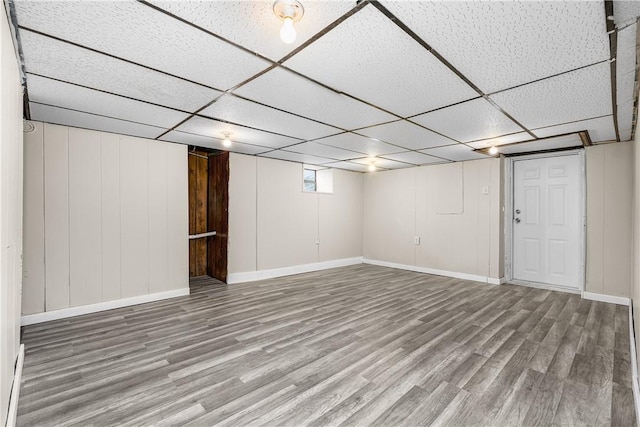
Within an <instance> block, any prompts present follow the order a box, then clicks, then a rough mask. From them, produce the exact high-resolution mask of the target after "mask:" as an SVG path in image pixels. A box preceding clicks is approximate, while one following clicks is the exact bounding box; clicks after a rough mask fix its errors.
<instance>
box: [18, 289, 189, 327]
mask: <svg viewBox="0 0 640 427" xmlns="http://www.w3.org/2000/svg"><path fill="white" fill-rule="evenodd" d="M185 295H189V288H183V289H176V290H173V291H166V292H157V293H154V294H148V295H140V296H137V297H131V298H123V299H117V300H113V301H105V302H99V303H97V304H89V305H81V306H79V307H70V308H63V309H62V310H54V311H45V312H44V313H36V314H27V315H25V316H22V318H21V319H20V325H21V326H27V325H33V324H36V323H43V322H49V321H51V320H59V319H66V318H68V317H75V316H81V315H83V314H90V313H97V312H99V311H106V310H113V309H114V308H122V307H129V306H132V305H138V304H144V303H146V302H154V301H161V300H165V299H169V298H175V297H182V296H185Z"/></svg>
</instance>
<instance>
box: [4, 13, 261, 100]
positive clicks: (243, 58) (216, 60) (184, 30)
mask: <svg viewBox="0 0 640 427" xmlns="http://www.w3.org/2000/svg"><path fill="white" fill-rule="evenodd" d="M15 6H16V15H17V18H18V24H19V25H21V26H25V27H27V28H31V29H34V30H37V31H40V32H43V33H46V34H50V35H53V36H56V37H60V38H62V39H65V40H69V41H72V42H75V43H78V44H81V45H84V46H87V47H91V48H93V49H97V50H99V51H102V52H106V53H109V54H112V55H116V56H119V57H121V58H125V59H127V60H130V61H133V62H136V63H139V64H143V65H146V66H149V67H152V68H155V69H158V70H161V71H165V72H169V73H171V74H174V75H177V76H180V77H184V78H187V79H190V80H193V81H196V82H198V83H204V84H207V85H209V86H212V87H214V88H217V89H228V88H231V87H233V86H234V85H236V84H238V83H240V82H242V81H244V80H245V79H247V78H248V77H250V76H252V75H254V74H256V73H257V72H258V71H260V70H263V69H264V68H266V67H267V66H268V65H269V63H268V62H266V61H264V60H261V59H259V58H258V57H257V56H255V55H251V54H249V53H247V52H244V51H242V50H240V49H238V48H236V47H234V46H232V45H230V44H229V43H226V42H223V41H220V40H219V39H217V38H215V37H213V36H211V35H209V34H206V33H205V32H203V31H200V30H198V29H195V28H193V27H192V26H190V25H187V24H185V23H183V22H180V21H179V20H177V19H174V18H171V17H169V16H167V15H166V14H164V13H161V12H159V11H157V10H154V9H153V8H151V7H149V6H145V5H143V4H142V3H140V2H136V1H87V2H79V1H51V2H31V1H19V2H16V3H15Z"/></svg>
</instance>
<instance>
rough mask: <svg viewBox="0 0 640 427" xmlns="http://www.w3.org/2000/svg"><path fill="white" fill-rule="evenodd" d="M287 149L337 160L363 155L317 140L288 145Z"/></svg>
mask: <svg viewBox="0 0 640 427" xmlns="http://www.w3.org/2000/svg"><path fill="white" fill-rule="evenodd" d="M287 151H293V152H294V153H302V154H313V155H314V156H320V157H326V158H329V159H335V160H348V159H354V158H356V157H362V154H361V153H355V152H353V151H348V150H343V149H342V148H338V147H332V146H330V145H322V144H318V143H317V142H305V143H303V144H298V145H294V146H292V147H288V148H287Z"/></svg>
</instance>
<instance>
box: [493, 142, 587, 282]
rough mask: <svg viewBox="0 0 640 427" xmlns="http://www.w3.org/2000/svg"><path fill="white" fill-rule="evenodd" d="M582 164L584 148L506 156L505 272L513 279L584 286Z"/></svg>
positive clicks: (512, 280) (584, 223) (583, 175)
mask: <svg viewBox="0 0 640 427" xmlns="http://www.w3.org/2000/svg"><path fill="white" fill-rule="evenodd" d="M584 164H585V162H584V150H583V149H579V150H570V151H561V152H553V153H542V154H530V155H523V156H517V157H509V158H507V161H506V162H505V167H506V171H505V177H506V178H507V188H506V190H507V191H506V200H505V223H506V224H507V225H506V227H505V245H506V250H505V254H506V263H505V273H506V276H507V280H508V281H510V282H511V283H516V284H523V285H528V286H537V287H543V288H550V289H559V290H565V291H569V292H576V293H578V292H581V291H582V290H584V282H585V225H586V222H585V181H586V180H585V167H584Z"/></svg>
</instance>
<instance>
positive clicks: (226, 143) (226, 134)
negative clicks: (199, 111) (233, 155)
mask: <svg viewBox="0 0 640 427" xmlns="http://www.w3.org/2000/svg"><path fill="white" fill-rule="evenodd" d="M222 135H224V139H223V140H222V146H223V147H227V148H229V147H231V139H229V136H230V135H231V132H222Z"/></svg>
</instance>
